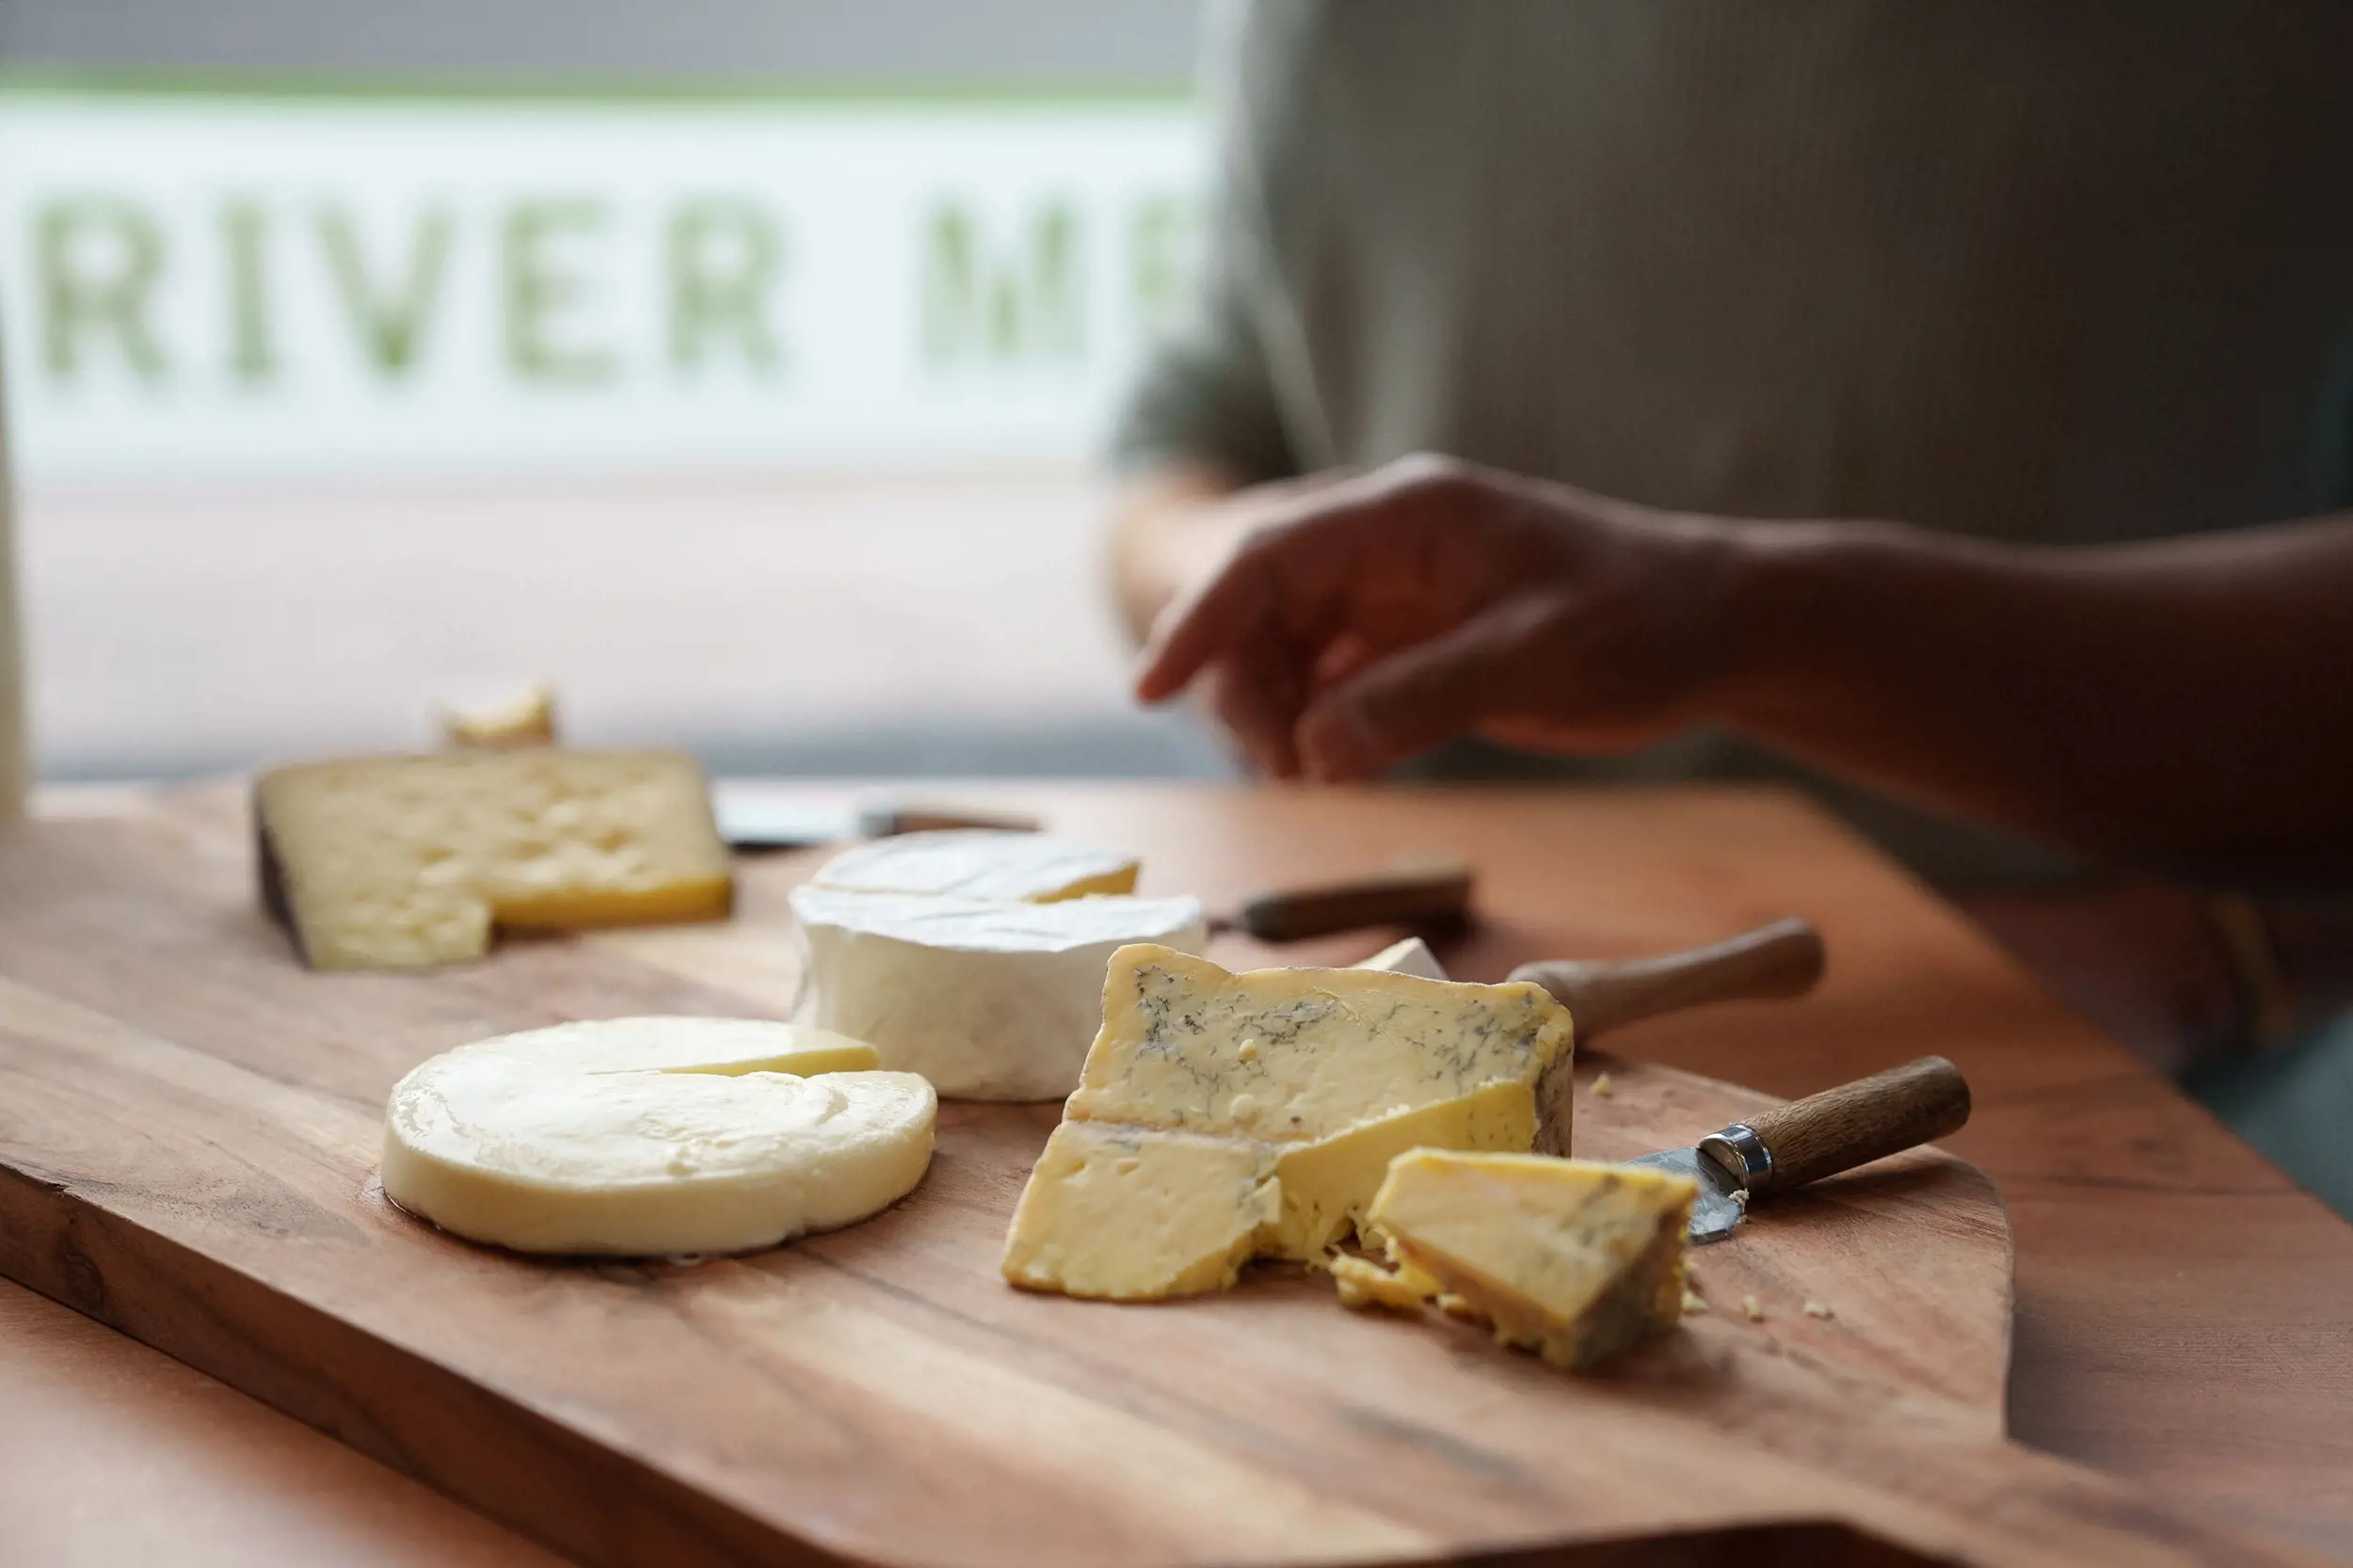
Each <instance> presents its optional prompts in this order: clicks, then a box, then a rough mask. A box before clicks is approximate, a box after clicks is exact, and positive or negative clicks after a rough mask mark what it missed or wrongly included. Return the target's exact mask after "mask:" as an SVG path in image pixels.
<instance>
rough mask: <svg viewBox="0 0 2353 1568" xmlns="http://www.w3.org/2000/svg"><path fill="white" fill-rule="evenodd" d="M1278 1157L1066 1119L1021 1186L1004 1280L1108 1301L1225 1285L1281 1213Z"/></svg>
mask: <svg viewBox="0 0 2353 1568" xmlns="http://www.w3.org/2000/svg"><path fill="white" fill-rule="evenodd" d="M1274 1159H1275V1151H1274V1149H1273V1148H1272V1147H1271V1146H1269V1145H1266V1144H1251V1143H1246V1142H1243V1141H1241V1140H1238V1139H1231V1138H1204V1137H1200V1136H1197V1135H1195V1134H1193V1133H1189V1132H1164V1131H1159V1130H1155V1129H1151V1128H1127V1127H1118V1126H1115V1125H1112V1124H1110V1123H1104V1122H1064V1123H1063V1124H1062V1125H1061V1126H1059V1127H1057V1128H1054V1131H1053V1134H1052V1136H1051V1137H1049V1138H1048V1139H1047V1141H1046V1149H1045V1152H1044V1153H1042V1154H1040V1155H1039V1156H1038V1161H1037V1168H1036V1170H1035V1171H1034V1172H1033V1173H1032V1176H1031V1177H1030V1182H1029V1185H1028V1186H1027V1187H1025V1188H1023V1189H1022V1192H1021V1203H1020V1206H1019V1207H1018V1208H1016V1209H1015V1211H1014V1216H1013V1224H1012V1225H1011V1226H1010V1227H1009V1228H1008V1230H1007V1232H1006V1238H1005V1254H1004V1260H1003V1263H1002V1265H1001V1267H1002V1269H1003V1272H1004V1275H1005V1278H1006V1279H1007V1280H1008V1281H1010V1282H1011V1283H1013V1284H1015V1285H1018V1286H1021V1287H1023V1288H1026V1289H1032V1290H1059V1291H1061V1292H1063V1293H1064V1294H1065V1295H1071V1296H1086V1297H1092V1298H1095V1299H1096V1300H1101V1301H1154V1300H1159V1299H1160V1298H1162V1297H1167V1296H1185V1295H1193V1294H1197V1293H1199V1292H1201V1291H1205V1290H1222V1289H1225V1288H1226V1287H1227V1286H1230V1285H1232V1284H1233V1283H1234V1279H1235V1276H1236V1275H1237V1274H1238V1273H1239V1272H1241V1266H1242V1265H1243V1264H1244V1263H1246V1262H1248V1261H1249V1260H1250V1258H1251V1256H1253V1255H1254V1254H1255V1253H1256V1252H1257V1250H1258V1239H1259V1236H1260V1234H1261V1233H1262V1232H1263V1231H1265V1230H1266V1229H1267V1228H1268V1227H1270V1226H1272V1225H1273V1224H1275V1223H1276V1221H1277V1219H1278V1218H1279V1216H1280V1213H1281V1199H1280V1195H1279V1193H1280V1189H1279V1187H1278V1185H1277V1183H1276V1180H1275V1177H1274Z"/></svg>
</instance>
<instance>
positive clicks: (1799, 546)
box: [1711, 519, 2353, 877]
mask: <svg viewBox="0 0 2353 1568" xmlns="http://www.w3.org/2000/svg"><path fill="white" fill-rule="evenodd" d="M1730 592H1731V596H1732V603H1731V605H1730V606H1729V610H1728V614H1727V616H1726V648H1725V653H1724V659H1723V664H1722V667H1723V671H1724V674H1723V676H1722V677H1721V689H1720V690H1719V691H1718V692H1717V693H1716V694H1715V699H1714V701H1713V702H1712V704H1711V707H1712V708H1713V709H1714V710H1715V711H1716V712H1718V713H1719V714H1720V715H1721V717H1722V718H1724V719H1725V720H1726V721H1727V722H1729V723H1731V724H1732V725H1733V726H1734V727H1736V728H1740V729H1743V730H1745V731H1747V732H1749V733H1752V734H1753V735H1755V736H1757V737H1758V738H1759V739H1762V740H1765V741H1768V742H1769V743H1771V744H1776V745H1778V746H1781V747H1783V748H1785V749H1786V750H1788V751H1790V752H1793V753H1795V754H1797V755H1799V756H1801V757H1803V758H1805V759H1807V760H1811V761H1813V762H1816V763H1817V764H1818V765H1821V766H1823V767H1826V768H1830V769H1833V770H1836V771H1838V772H1841V773H1845V774H1849V775H1851V776H1857V777H1860V778H1863V779H1865V780H1867V781H1870V782H1873V783H1876V784H1878V785H1879V786H1881V787H1882V788H1885V789H1887V790H1889V791H1891V792H1896V793H1898V794H1902V795H1907V796H1910V797H1911V798H1913V799H1915V800H1918V801H1921V802H1923V803H1925V804H1928V805H1930V806H1933V807H1937V808H1943V809H1945V810H1948V811H1951V812H1954V813H1957V814H1961V815H1964V816H1969V817H1974V818H1977V819H1981V820H1986V821H1991V822H1994V823H1998V824H2004V825H2007V826H2009V827H2012V828H2015V829H2018V830H2021V831H2025V832H2027V833H2031V834H2035V835H2038V836H2041V837H2044V838H2048V839H2052V840H2058V841H2061V842H2064V843H2068V844H2072V845H2074V846H2076V847H2079V848H2082V849H2086V850H2089V851H2091V852H2094V853H2100V854H2106V855H2113V856H2122V857H2128V858H2133V859H2137V860H2141V861H2144V862H2167V863H2172V864H2175V865H2179V866H2183V867H2185V868H2190V869H2195V870H2199V871H2204V872H2217V873H2233V872H2235V873H2259V874H2266V875H2279V876H2288V877H2296V876H2307V877H2310V876H2324V875H2333V876H2338V877H2342V876H2343V875H2345V873H2347V872H2353V810H2348V809H2347V808H2346V804H2347V796H2348V794H2349V793H2353V519H2344V520H2328V521H2322V522H2317V523H2307V524H2300V525H2292V526H2283V527H2277V528H2266V529H2256V530H2248V531H2243V532H2239V533H2235V534H2229V535H2210V536H2200V537H2197V538H2193V539H2184V540H2176V541H2167V542H2163V543H2156V544H2149V545H2137V546H2128V547H2115V548H2107V549H2094V550H2049V549H2033V548H2019V547H2007V546H1997V545H1987V544H1983V543H1978V542H1974V541H1963V540H1953V539H1948V538H1942V537H1938V536H1929V535H1925V534H1921V533H1918V532H1915V531H1913V530H1908V529H1901V528H1881V527H1874V526H1867V525H1866V526H1856V525H1845V524H1823V525H1794V526H1787V527H1775V526H1767V527H1763V528H1760V529H1759V530H1757V532H1756V534H1755V535H1754V536H1753V545H1752V547H1751V548H1749V549H1748V550H1746V551H1745V552H1743V566H1742V568H1741V569H1740V570H1739V572H1738V573H1737V577H1736V581H1735V584H1734V585H1733V587H1732V588H1731V590H1730Z"/></svg>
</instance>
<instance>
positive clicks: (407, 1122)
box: [382, 1017, 937, 1256]
mask: <svg viewBox="0 0 2353 1568" xmlns="http://www.w3.org/2000/svg"><path fill="white" fill-rule="evenodd" d="M873 1062H874V1053H873V1050H872V1048H870V1047H867V1046H865V1045H862V1044H861V1043H859V1042H858V1041H856V1040H849V1039H844V1038H843V1037H842V1036H840V1035H838V1034H827V1033H825V1032H823V1031H818V1030H804V1029H799V1028H796V1027H795V1026H793V1025H791V1024H780V1023H767V1022H761V1021H758V1020H751V1019H733V1018H693V1017H672V1018H616V1019H610V1020H605V1021H601V1022H597V1023H581V1024H563V1025H559V1026H557V1027H555V1028H552V1029H543V1030H533V1031H530V1032H525V1033H521V1034H508V1035H502V1036H500V1037H498V1038H496V1039H491V1040H484V1041H480V1042H478V1043H476V1044H474V1045H471V1046H461V1047H459V1048H457V1049H456V1050H451V1051H445V1052H443V1053H442V1054H441V1055H440V1056H437V1057H434V1058H433V1059H432V1060H430V1061H428V1062H426V1063H424V1064H423V1065H421V1066H419V1067H417V1068H416V1069H415V1070H414V1071H412V1072H410V1073H409V1074H408V1076H407V1077H405V1078H403V1079H402V1080H400V1082H399V1083H398V1084H397V1085H396V1086H395V1087H394V1088H393V1090H392V1100H391V1103H390V1105H389V1107H388V1108H387V1111H386V1114H385V1129H384V1153H383V1166H382V1180H383V1186H384V1192H385V1195H386V1196H387V1197H389V1198H391V1199H392V1201H393V1202H394V1203H396V1204H398V1205H399V1206H400V1207H401V1208H405V1209H407V1210H408V1211H409V1212H411V1213H414V1214H417V1215H420V1216H422V1217H424V1218H425V1219H428V1220H431V1221H433V1222H434V1223H435V1224H439V1225H440V1226H441V1227H442V1228H444V1229H446V1230H450V1231H453V1232H455V1233H456V1234H457V1235H459V1236H463V1237H467V1238H469V1239H471V1240H477V1241H489V1242H494V1243H496V1244H498V1245H500V1246H504V1247H511V1248H514V1249H516V1250H518V1251H522V1252H535V1253H595V1254H619V1255H625V1256H637V1255H664V1254H678V1253H725V1252H741V1251H744V1250H745V1249H748V1248H753V1247H764V1246H770V1245H773V1244H775V1243H776V1242H777V1241H781V1240H787V1239H788V1238H791V1237H793V1236H797V1235H799V1234H801V1233H802V1232H804V1231H809V1230H825V1229H831V1228H833V1227H836V1226H840V1225H845V1224H851V1223H853V1222H855V1221H857V1220H862V1219H864V1218H866V1217H867V1216H868V1215H870V1214H872V1213H874V1212H876V1211H877V1210H880V1209H882V1208H888V1206H889V1205H890V1204H891V1203H893V1202H895V1201H896V1200H897V1199H898V1198H900V1197H901V1196H902V1195H904V1193H905V1192H908V1191H909V1190H910V1189H912V1188H913V1187H914V1186H915V1184H916V1183H917V1182H919V1181H920V1180H921V1179H922V1176H923V1171H924V1168H925V1167H926V1166H927V1165H928V1164H929V1163H930V1160H931V1153H932V1124H933V1117H934V1114H935V1110H936V1104H937V1101H936V1098H935V1097H934V1096H933V1094H932V1088H931V1085H930V1084H928V1083H926V1082H924V1081H923V1080H921V1079H920V1078H918V1077H916V1076H915V1075H914V1074H912V1073H889V1072H873V1071H869V1070H864V1069H869V1068H872V1065H873Z"/></svg>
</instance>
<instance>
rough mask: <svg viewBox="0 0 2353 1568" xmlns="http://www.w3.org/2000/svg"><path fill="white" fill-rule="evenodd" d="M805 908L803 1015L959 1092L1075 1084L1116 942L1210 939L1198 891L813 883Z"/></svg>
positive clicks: (1050, 1094)
mask: <svg viewBox="0 0 2353 1568" xmlns="http://www.w3.org/2000/svg"><path fill="white" fill-rule="evenodd" d="M792 913H793V915H794V916H795V917H796V918H797V920H799V923H800V929H801V937H802V944H803V950H802V952H803V960H804V963H805V964H806V966H807V968H806V970H805V974H804V979H803V984H802V997H801V1005H800V1008H799V1009H798V1012H799V1016H800V1017H801V1018H802V1019H803V1020H804V1021H806V1022H808V1023H811V1024H814V1025H817V1026H818V1027H820V1028H824V1029H831V1030H839V1031H840V1032H842V1033H844V1034H854V1035H856V1037H857V1038H859V1039H861V1040H865V1041H868V1042H870V1043H871V1044H872V1046H873V1047H874V1048H875V1049H876V1050H877V1051H879V1052H881V1054H882V1061H883V1064H884V1065H885V1066H887V1067H896V1068H900V1069H902V1070H904V1071H906V1072H913V1073H920V1074H922V1075H923V1076H924V1077H925V1078H927V1079H929V1080H931V1081H932V1083H933V1085H934V1086H935V1087H936V1088H937V1089H938V1091H939V1092H940V1094H942V1095H944V1096H948V1097H949V1098H951V1099H986V1100H1042V1099H1060V1098H1061V1097H1062V1096H1064V1095H1067V1094H1069V1093H1070V1091H1071V1090H1072V1089H1074V1088H1076V1087H1077V1086H1078V1082H1079V1068H1080V1064H1082V1063H1084V1062H1085V1060H1086V1053H1087V1047H1088V1046H1090V1045H1091V1044H1093V1043H1094V1040H1095V1032H1096V1029H1097V1028H1098V1027H1100V1025H1101V1023H1102V1018H1103V976H1104V972H1105V971H1106V970H1107V969H1108V968H1109V967H1110V965H1111V957H1112V953H1114V952H1118V951H1119V950H1120V949H1121V948H1123V947H1125V946H1127V945H1128V943H1130V942H1158V943H1160V944H1161V945H1162V946H1165V947H1172V948H1176V949H1178V950H1179V951H1181V952H1193V953H1197V952H1200V951H1201V950H1202V948H1203V947H1205V946H1206V945H1207V944H1208V942H1209V928H1208V925H1207V923H1206V922H1205V921H1204V920H1202V916H1201V904H1200V901H1199V900H1197V899H1190V898H1159V899H1145V898H1080V899H1069V900H1064V901H1062V902H1059V903H1054V904H1012V903H991V902H984V901H982V900H977V899H959V898H939V897H918V896H910V895H903V894H890V893H860V892H850V891H845V890H843V889H840V888H822V887H802V888H795V889H794V890H793V893H792Z"/></svg>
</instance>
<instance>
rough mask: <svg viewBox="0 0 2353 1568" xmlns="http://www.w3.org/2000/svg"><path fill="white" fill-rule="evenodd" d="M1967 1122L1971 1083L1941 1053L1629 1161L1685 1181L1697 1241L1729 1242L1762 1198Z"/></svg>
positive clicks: (1942, 1134) (1693, 1237) (1693, 1238)
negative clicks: (1692, 1192)
mask: <svg viewBox="0 0 2353 1568" xmlns="http://www.w3.org/2000/svg"><path fill="white" fill-rule="evenodd" d="M1968 1120H1969V1084H1968V1082H1967V1081H1966V1080H1964V1079H1962V1077H1961V1069H1960V1068H1958V1067H1956V1066H1954V1065H1953V1064H1951V1063H1950V1062H1947V1061H1946V1060H1945V1058H1943V1057H1941V1056H1923V1057H1920V1058H1918V1059H1917V1060H1916V1061H1912V1062H1907V1063H1905V1064H1903V1065H1902V1066H1900V1067H1890V1068H1888V1069H1887V1070H1886V1071H1885V1072H1879V1073H1873V1074H1872V1075H1871V1076H1870V1077H1868V1078H1859V1079H1856V1080H1854V1081H1853V1082H1851V1083H1842V1084H1840V1085H1839V1086H1838V1087H1837V1088H1835V1089H1825V1090H1823V1091H1822V1092H1821V1093H1820V1094H1818V1095H1808V1096H1806V1097H1805V1098H1803V1099H1801V1100H1791V1101H1790V1102H1789V1103H1788V1104H1786V1105H1777V1106H1774V1107H1773V1108H1772V1109H1771V1110H1769V1111H1760V1112H1757V1113H1756V1114H1755V1115H1753V1116H1752V1117H1750V1118H1749V1119H1748V1120H1747V1121H1745V1122H1735V1123H1733V1124H1732V1125H1731V1126H1730V1127H1725V1128H1717V1129H1716V1130H1715V1131H1714V1132H1711V1133H1709V1134H1708V1135H1707V1136H1706V1137H1705V1138H1703V1139H1701V1140H1700V1141H1699V1142H1698V1143H1697V1144H1694V1145H1693V1146H1692V1147H1690V1148H1688V1149H1661V1150H1659V1151H1658V1152H1657V1154H1646V1155H1643V1156H1642V1157H1641V1159H1639V1160H1626V1161H1625V1164H1628V1165H1641V1166H1647V1167H1648V1168H1650V1169H1652V1170H1657V1171H1670V1172H1673V1174H1674V1175H1676V1176H1689V1177H1690V1178H1691V1179H1692V1180H1693V1181H1696V1182H1698V1183H1699V1188H1700V1195H1699V1199H1698V1201H1697V1202H1695V1203H1694V1204H1692V1206H1691V1230H1690V1237H1691V1241H1692V1243H1693V1245H1705V1243H1707V1242H1709V1241H1721V1240H1724V1239H1725V1238H1726V1237H1728V1236H1730V1235H1731V1234H1732V1233H1733V1231H1734V1230H1735V1229H1737V1227H1738V1225H1739V1224H1740V1221H1741V1219H1742V1217H1743V1216H1745V1215H1746V1214H1747V1213H1748V1210H1749V1205H1750V1204H1751V1203H1753V1202H1754V1201H1756V1200H1757V1199H1759V1198H1764V1197H1769V1196H1772V1195H1773V1194H1775V1193H1779V1192H1793V1191H1795V1190H1796V1189H1798V1188H1800V1187H1803V1186H1804V1185H1806V1184H1807V1183H1808V1182H1812V1181H1819V1180H1821V1179H1822V1177H1824V1176H1836V1175H1837V1174H1838V1173H1839V1172H1841V1171H1851V1170H1853V1169H1854V1168H1855V1167H1856V1166H1858V1165H1867V1164H1869V1163H1870V1162H1871V1161H1872V1160H1880V1159H1883V1158H1885V1157H1886V1156H1888V1155H1891V1154H1899V1153H1901V1152H1902V1151H1903V1150H1905V1149H1908V1148H1913V1147H1916V1146H1917V1145H1919V1144H1926V1143H1929V1142H1930V1141H1932V1140H1934V1139H1938V1138H1942V1137H1945V1135H1946V1134H1948V1133H1951V1132H1955V1131H1958V1130H1959V1129H1960V1128H1961V1125H1962V1124H1963V1123H1965V1122H1966V1121H1968Z"/></svg>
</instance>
